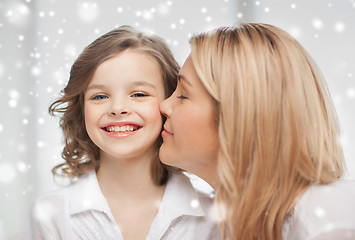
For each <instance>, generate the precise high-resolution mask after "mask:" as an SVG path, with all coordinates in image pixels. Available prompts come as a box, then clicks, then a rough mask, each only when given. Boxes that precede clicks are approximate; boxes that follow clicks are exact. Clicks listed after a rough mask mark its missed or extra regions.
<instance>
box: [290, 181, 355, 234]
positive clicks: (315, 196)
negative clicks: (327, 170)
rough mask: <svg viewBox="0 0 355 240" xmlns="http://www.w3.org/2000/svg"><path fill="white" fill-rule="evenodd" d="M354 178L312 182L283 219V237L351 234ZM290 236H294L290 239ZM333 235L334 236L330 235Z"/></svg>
mask: <svg viewBox="0 0 355 240" xmlns="http://www.w3.org/2000/svg"><path fill="white" fill-rule="evenodd" d="M354 199H355V181H353V180H344V179H340V180H338V181H336V182H334V183H331V184H322V185H313V186H311V187H309V188H308V189H307V190H306V191H305V193H304V194H303V195H302V196H301V197H300V199H299V200H298V202H297V203H296V206H295V208H294V212H293V214H292V216H291V217H290V218H289V219H287V220H286V222H285V225H284V230H286V231H287V232H288V233H289V234H290V233H292V234H291V236H288V238H287V239H316V237H317V236H322V238H324V239H327V238H326V235H327V234H328V233H329V234H334V233H335V232H338V233H339V234H345V235H346V234H348V233H349V234H355V204H354ZM292 237H294V238H292ZM333 237H334V236H333Z"/></svg>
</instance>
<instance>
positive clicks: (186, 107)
mask: <svg viewBox="0 0 355 240" xmlns="http://www.w3.org/2000/svg"><path fill="white" fill-rule="evenodd" d="M179 75H180V77H179V80H178V85H177V88H176V90H175V92H174V93H173V94H172V95H171V96H170V98H168V99H166V100H165V101H164V102H162V103H161V104H160V111H161V112H162V113H163V114H164V115H165V116H166V117H167V120H166V123H165V125H164V131H163V132H162V136H163V145H162V146H161V148H160V159H161V161H162V162H164V163H165V164H168V165H172V166H176V167H178V168H181V169H184V170H187V171H189V172H191V173H194V174H196V175H198V176H201V177H202V176H203V175H204V171H211V169H210V168H214V167H215V166H216V162H217V154H218V146H219V140H218V131H217V124H216V112H215V104H214V102H213V99H212V97H211V96H210V94H209V93H208V92H207V91H206V90H205V88H204V86H203V85H202V82H201V81H200V79H199V77H198V76H197V73H196V71H195V68H194V66H193V64H192V60H191V57H188V58H187V60H186V62H185V64H184V66H183V67H182V68H181V71H180V74H179ZM212 170H214V171H215V170H216V169H212Z"/></svg>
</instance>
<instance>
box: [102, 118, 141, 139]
mask: <svg viewBox="0 0 355 240" xmlns="http://www.w3.org/2000/svg"><path fill="white" fill-rule="evenodd" d="M142 127H143V126H142V125H140V124H137V123H134V122H112V123H108V124H106V125H105V126H104V127H102V128H101V129H102V130H103V131H104V133H105V134H106V135H107V136H109V137H114V138H124V137H129V136H132V135H134V134H135V133H136V132H137V131H139V130H140V129H141V128H142Z"/></svg>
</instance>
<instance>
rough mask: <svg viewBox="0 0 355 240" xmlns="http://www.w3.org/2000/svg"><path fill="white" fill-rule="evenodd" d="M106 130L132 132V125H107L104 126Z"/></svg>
mask: <svg viewBox="0 0 355 240" xmlns="http://www.w3.org/2000/svg"><path fill="white" fill-rule="evenodd" d="M106 130H107V131H108V132H127V131H129V132H132V131H134V127H132V126H121V127H120V126H109V127H107V128H106Z"/></svg>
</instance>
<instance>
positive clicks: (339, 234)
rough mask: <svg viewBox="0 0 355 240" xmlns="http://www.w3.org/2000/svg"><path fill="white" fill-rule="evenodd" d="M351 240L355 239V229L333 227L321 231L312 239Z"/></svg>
mask: <svg viewBox="0 0 355 240" xmlns="http://www.w3.org/2000/svg"><path fill="white" fill-rule="evenodd" d="M334 239H337V240H351V239H355V229H333V230H329V231H325V232H323V233H320V234H319V235H317V236H315V237H313V238H311V240H334Z"/></svg>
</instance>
